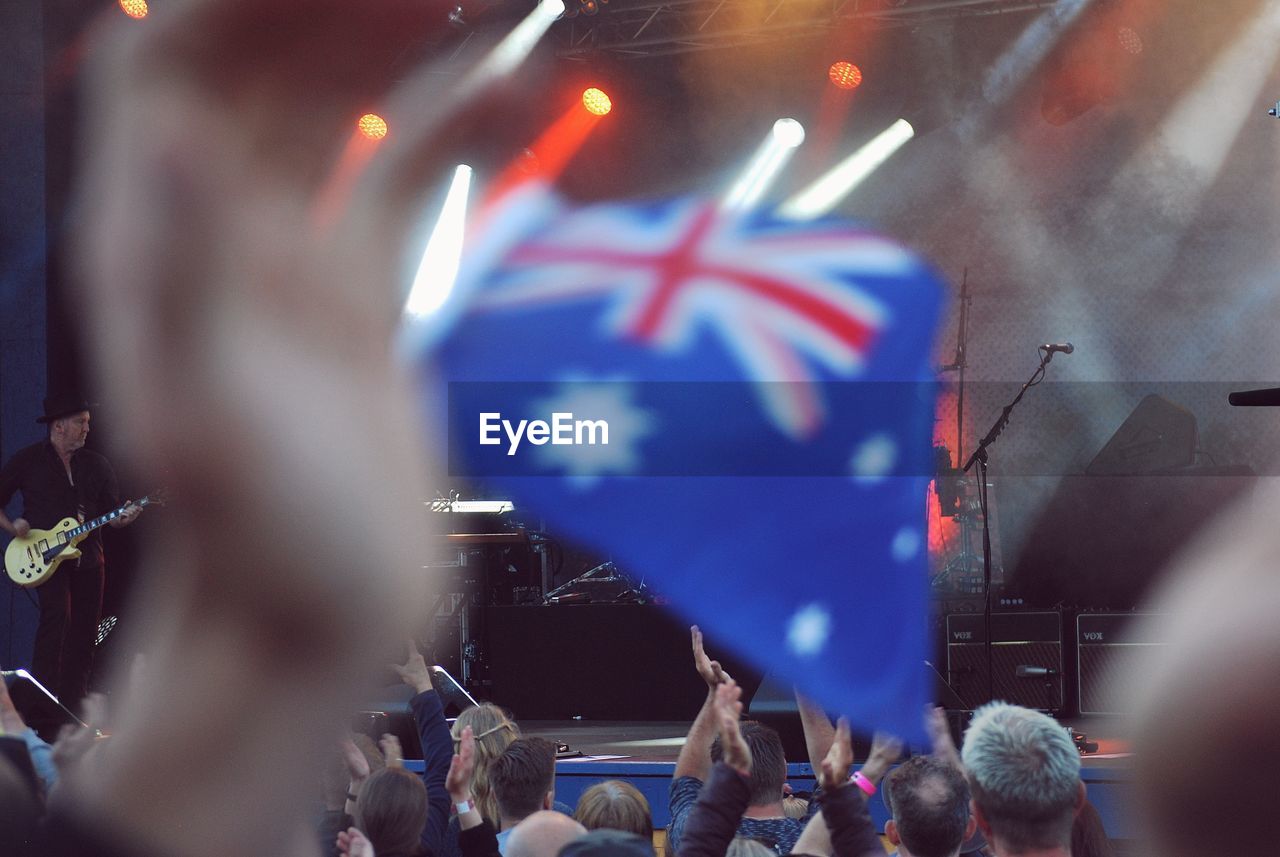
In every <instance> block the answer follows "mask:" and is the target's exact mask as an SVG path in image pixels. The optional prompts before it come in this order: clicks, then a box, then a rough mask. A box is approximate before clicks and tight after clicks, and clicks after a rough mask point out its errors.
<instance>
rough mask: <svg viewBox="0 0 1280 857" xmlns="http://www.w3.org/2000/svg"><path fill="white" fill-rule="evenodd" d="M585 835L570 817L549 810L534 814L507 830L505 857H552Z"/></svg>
mask: <svg viewBox="0 0 1280 857" xmlns="http://www.w3.org/2000/svg"><path fill="white" fill-rule="evenodd" d="M586 832H587V829H586V828H585V827H583V826H582V825H581V824H579V823H578V822H576V821H574V820H573V818H572V817H571V816H568V815H565V814H564V813H560V812H553V811H551V810H542V811H541V812H535V813H534V814H533V815H531V816H529V817H528V818H526V819H525V820H524V821H522V822H520V823H519V824H517V825H516V826H515V827H513V828H511V837H510V838H509V839H507V850H506V852H505V855H506V857H556V855H557V854H559V853H560V849H561V848H563V847H564V846H566V845H568V844H569V843H570V842H572V841H573V840H575V839H577V838H578V837H579V836H582V835H583V834H585V833H586Z"/></svg>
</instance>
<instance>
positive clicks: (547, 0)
mask: <svg viewBox="0 0 1280 857" xmlns="http://www.w3.org/2000/svg"><path fill="white" fill-rule="evenodd" d="M564 10H565V5H564V0H540V2H539V3H538V5H537V6H534V7H533V11H532V12H530V13H529V14H528V15H527V16H525V18H524V20H522V21H521V22H520V23H519V24H516V26H515V27H514V28H513V29H512V30H511V32H509V33H507V35H506V36H505V37H504V38H503V39H502V41H501V42H499V43H498V44H497V45H496V46H495V47H494V48H493V50H491V51H490V52H489V54H488V56H486V57H485V58H484V60H482V61H481V62H480V65H479V66H477V67H476V69H475V70H474V71H473V72H472V73H471V75H470V78H471V85H477V84H478V83H479V82H481V81H485V80H491V79H492V78H494V77H501V76H503V75H507V74H510V73H511V72H512V71H514V70H515V68H516V66H518V65H520V63H522V62H524V60H525V58H526V57H528V56H529V54H530V53H532V52H533V48H534V46H535V45H537V44H538V40H539V39H541V38H542V36H543V34H544V33H546V32H547V30H549V29H550V28H551V25H552V24H554V23H555V22H556V19H557V18H559V17H560V16H561V15H563V14H564Z"/></svg>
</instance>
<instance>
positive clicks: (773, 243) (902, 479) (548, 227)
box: [428, 191, 941, 738]
mask: <svg viewBox="0 0 1280 857" xmlns="http://www.w3.org/2000/svg"><path fill="white" fill-rule="evenodd" d="M482 234H483V236H484V237H482V239H481V241H480V243H479V244H478V245H476V246H473V248H472V250H471V252H469V254H468V256H467V258H466V260H465V261H464V263H463V268H462V271H461V273H460V280H459V288H458V289H457V293H458V294H457V297H456V298H455V302H454V307H453V310H452V324H451V329H450V330H449V332H448V334H447V338H445V339H444V340H443V341H442V342H441V343H440V347H439V349H438V350H437V351H436V353H435V354H434V355H432V356H433V357H434V358H435V359H436V360H437V362H438V365H439V368H440V372H441V374H442V375H443V378H444V379H445V380H446V381H447V382H449V383H448V404H447V407H445V408H442V409H441V410H442V411H443V412H447V414H448V419H449V426H448V434H449V437H450V442H451V450H450V466H451V470H452V471H453V472H454V473H455V474H456V475H466V476H471V477H475V478H479V479H482V480H483V482H484V483H485V484H486V485H487V486H489V487H490V488H491V489H492V490H501V491H503V492H510V493H511V494H513V495H514V496H515V498H516V499H517V501H518V503H520V504H521V505H523V506H524V507H525V508H527V509H529V510H532V511H533V512H534V513H536V514H538V515H540V516H543V517H545V518H546V519H547V520H548V522H549V525H550V526H552V527H554V528H555V529H556V531H557V533H559V534H563V535H566V536H568V537H570V538H572V539H574V540H576V541H579V542H583V543H589V544H593V545H595V546H596V547H598V548H600V549H602V550H605V551H607V552H609V553H610V554H611V555H612V556H613V557H614V558H615V560H617V561H618V562H619V563H620V564H621V565H622V566H623V567H625V568H629V569H631V570H632V571H634V572H635V573H636V574H642V575H645V576H646V577H647V579H648V580H649V581H650V582H651V583H652V584H653V585H654V587H655V588H656V589H657V590H658V591H660V592H662V593H663V594H664V595H666V596H667V597H668V598H669V599H670V600H671V602H672V603H673V605H675V606H676V608H677V609H678V610H680V611H682V612H683V613H685V614H686V615H687V616H688V617H689V618H690V619H692V620H694V621H696V622H698V623H699V624H700V625H701V626H703V628H704V629H705V630H707V632H708V633H709V634H710V635H712V638H713V639H715V640H718V641H720V642H721V644H722V645H729V646H732V647H734V648H736V649H738V650H739V651H740V653H741V654H743V655H745V656H747V657H749V658H752V659H754V660H755V661H756V662H757V663H758V665H759V666H760V667H761V668H762V669H769V670H772V671H774V672H777V673H780V674H781V675H784V676H786V677H788V678H789V679H791V680H792V681H794V682H796V683H797V684H798V685H800V686H801V687H803V688H806V689H808V690H809V692H810V693H812V694H813V695H815V696H816V697H818V698H819V699H822V700H824V701H825V702H826V703H827V704H828V705H829V706H831V707H832V708H834V709H839V710H840V711H842V712H844V713H846V714H848V715H849V716H850V717H851V718H853V719H854V721H855V723H859V724H861V725H863V726H865V727H868V728H870V727H878V728H889V729H892V730H894V731H896V732H897V733H898V734H901V735H904V736H906V737H911V738H917V737H920V736H921V734H922V733H921V729H922V727H921V723H920V712H921V710H922V706H923V704H924V701H925V692H924V671H923V668H922V663H923V661H924V660H925V657H926V646H925V634H924V631H925V624H926V623H925V602H924V598H925V591H926V584H927V577H926V574H927V572H926V556H925V553H926V551H925V521H924V510H925V494H924V491H925V487H926V485H927V482H928V478H929V468H930V467H931V466H932V455H931V437H932V420H933V396H932V379H933V378H932V372H931V369H930V354H931V350H932V337H933V332H934V328H935V324H936V321H937V316H938V304H939V298H940V294H941V289H940V288H939V285H938V282H937V280H936V278H935V277H934V275H933V274H932V272H931V271H930V269H929V268H928V267H927V266H926V265H924V264H923V263H922V262H921V261H920V260H919V259H918V258H917V257H915V256H914V255H913V254H912V253H910V252H909V251H907V250H906V249H904V248H903V247H902V246H901V245H899V244H897V243H895V242H893V241H891V240H889V239H887V238H884V237H883V236H880V235H877V234H875V233H873V232H870V231H868V230H866V229H864V228H861V227H858V226H855V225H850V224H847V223H842V222H838V221H820V222H816V223H806V224H797V223H794V222H788V221H784V220H779V219H776V218H772V217H769V216H767V215H757V214H753V215H748V216H742V215H740V214H726V213H725V212H723V211H722V210H721V209H720V208H719V207H717V205H716V204H715V203H713V202H708V201H705V200H697V199H683V200H675V201H662V202H652V203H632V204H605V205H595V206H589V207H579V208H574V207H571V206H568V205H565V204H564V203H562V202H559V201H556V200H554V199H553V198H551V197H549V196H548V195H546V193H545V191H533V192H529V193H525V194H522V193H520V192H517V193H515V194H513V195H512V196H511V197H510V198H509V199H507V200H506V201H504V202H503V203H500V204H499V205H498V206H497V208H496V209H493V210H491V211H490V212H489V213H488V214H487V215H486V223H485V229H484V230H483V233H482ZM428 392H429V396H430V395H431V388H430V387H429V388H428ZM556 414H559V415H561V417H565V416H567V417H570V418H571V420H565V421H563V422H564V424H563V425H560V423H559V422H557V421H556V420H553V419H552V418H553V415H556ZM486 415H487V416H486ZM520 420H525V421H528V422H529V423H532V421H534V420H542V421H544V422H545V423H547V424H548V430H547V431H543V432H542V433H541V434H539V435H536V436H535V433H534V431H533V429H531V428H530V429H529V433H528V434H524V433H523V431H524V429H520V433H519V434H517V433H516V432H513V431H512V427H515V428H520V427H519V425H518V423H519V421H520ZM486 421H487V422H486ZM503 421H506V422H505V423H503ZM583 423H586V424H589V427H591V428H590V431H591V432H596V433H597V434H598V432H597V429H599V426H600V424H601V423H604V424H607V437H608V442H607V443H601V442H600V440H601V438H600V437H599V436H594V435H593V436H591V437H584V435H583V431H582V424H583ZM499 425H504V426H505V428H501V429H500V428H499ZM486 426H487V429H486ZM561 428H563V429H564V431H563V432H561V431H559V429H561ZM486 431H487V434H486ZM486 438H487V439H486ZM529 477H533V478H529Z"/></svg>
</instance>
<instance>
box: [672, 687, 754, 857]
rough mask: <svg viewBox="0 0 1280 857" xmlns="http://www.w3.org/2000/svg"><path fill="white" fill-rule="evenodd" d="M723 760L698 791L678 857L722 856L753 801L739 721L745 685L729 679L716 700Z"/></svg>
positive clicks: (748, 754)
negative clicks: (704, 785) (740, 685)
mask: <svg viewBox="0 0 1280 857" xmlns="http://www.w3.org/2000/svg"><path fill="white" fill-rule="evenodd" d="M713 709H714V715H715V723H716V727H717V730H718V731H719V733H720V746H721V747H723V748H724V757H723V760H722V761H721V762H720V763H719V764H717V765H715V766H714V767H713V768H712V771H711V778H710V780H709V781H708V782H707V785H706V787H705V788H703V789H702V791H701V792H700V793H699V794H698V802H697V803H696V804H694V807H693V810H692V811H691V812H690V813H689V817H688V819H687V820H686V822H685V825H684V830H683V833H682V836H681V837H680V840H679V845H678V850H677V852H676V853H677V855H678V857H723V855H724V853H725V850H726V849H727V848H728V847H729V843H730V842H732V841H733V837H734V834H735V833H736V832H737V829H738V819H740V818H742V814H743V813H744V812H745V811H746V809H747V806H748V805H749V804H750V803H751V784H750V780H751V748H750V747H748V746H747V742H746V741H745V740H744V739H743V737H742V730H741V728H740V727H739V725H738V721H739V718H740V717H741V715H742V688H740V687H738V685H737V683H736V682H735V681H733V679H727V680H726V681H725V682H724V683H723V684H721V685H720V686H719V687H717V688H716V691H715V695H714V703H713Z"/></svg>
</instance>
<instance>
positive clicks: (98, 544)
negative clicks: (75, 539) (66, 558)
mask: <svg viewBox="0 0 1280 857" xmlns="http://www.w3.org/2000/svg"><path fill="white" fill-rule="evenodd" d="M72 482H74V483H75V484H74V485H73V484H72ZM18 491H21V492H22V517H24V518H26V519H27V523H29V524H31V526H32V527H33V528H35V529H39V530H48V529H52V528H53V526H54V525H55V524H57V523H58V522H59V521H61V520H62V519H63V518H80V519H81V520H82V521H87V520H89V519H90V518H96V517H98V516H99V515H102V514H105V513H107V512H110V511H111V510H112V509H114V508H116V507H117V506H119V505H120V489H119V486H118V485H117V484H116V474H115V471H114V470H113V469H112V468H111V464H110V462H108V461H107V459H106V458H104V457H103V456H102V455H101V454H99V453H97V452H94V451H93V450H91V449H85V448H83V447H82V448H80V449H78V450H76V451H75V452H73V453H72V454H71V479H70V480H68V479H67V470H66V468H65V467H63V466H62V459H61V458H59V457H58V451H57V450H56V449H54V448H53V444H52V443H50V442H49V441H48V440H43V441H40V442H39V443H33V444H32V445H31V446H28V447H24V448H22V449H20V450H18V451H17V452H16V453H15V454H14V456H13V458H11V459H9V461H8V462H7V463H6V464H5V465H4V467H3V468H2V469H0V508H3V507H4V506H6V505H8V503H9V501H10V500H11V499H12V498H13V495H14V493H16V492H18ZM101 532H102V531H101V530H95V531H94V532H93V533H91V534H90V535H89V536H88V537H87V538H86V539H85V540H84V541H83V542H81V543H80V545H79V547H80V550H81V551H82V553H83V555H84V556H83V558H82V559H81V560H80V562H81V563H82V564H84V565H92V564H95V563H101V562H102V537H101Z"/></svg>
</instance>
